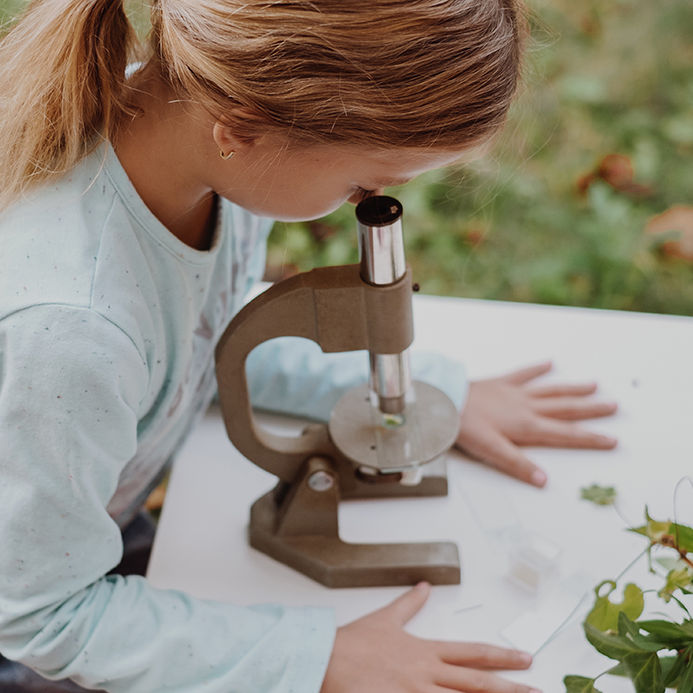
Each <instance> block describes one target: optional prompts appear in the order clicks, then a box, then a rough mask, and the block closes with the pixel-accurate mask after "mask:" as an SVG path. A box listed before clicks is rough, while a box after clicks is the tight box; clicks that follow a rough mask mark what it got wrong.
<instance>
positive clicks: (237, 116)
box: [212, 107, 267, 152]
mask: <svg viewBox="0 0 693 693" xmlns="http://www.w3.org/2000/svg"><path fill="white" fill-rule="evenodd" d="M266 131H267V121H266V120H265V119H264V118H263V117H262V116H260V115H258V114H256V113H254V112H252V111H250V110H249V109H246V108H242V107H241V108H234V109H233V111H232V112H231V113H229V114H228V115H226V116H224V117H223V118H219V119H218V120H217V121H216V122H215V123H214V127H213V129H212V137H213V138H214V143H215V144H216V145H217V147H218V148H219V149H220V150H221V151H222V152H229V151H234V152H242V151H245V150H247V149H249V148H251V147H252V146H253V145H254V144H255V143H256V142H257V141H258V140H259V139H260V138H261V137H262V136H263V135H264V134H265V132H266Z"/></svg>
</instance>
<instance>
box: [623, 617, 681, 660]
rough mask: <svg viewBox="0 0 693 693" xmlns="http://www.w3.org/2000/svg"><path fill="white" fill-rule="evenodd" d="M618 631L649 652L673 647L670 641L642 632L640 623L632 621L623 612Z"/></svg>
mask: <svg viewBox="0 0 693 693" xmlns="http://www.w3.org/2000/svg"><path fill="white" fill-rule="evenodd" d="M618 633H619V635H622V636H623V637H625V638H629V639H630V640H632V641H633V644H635V645H637V646H638V647H639V648H641V649H642V650H645V651H647V652H658V651H659V650H664V649H667V650H668V649H671V648H670V647H669V645H668V643H665V642H662V641H661V640H659V639H657V638H654V637H652V636H651V635H649V636H648V635H643V634H642V633H641V632H640V626H639V624H638V623H634V622H633V621H631V620H630V619H629V618H628V616H626V615H625V614H624V613H623V612H621V613H620V614H619V615H618Z"/></svg>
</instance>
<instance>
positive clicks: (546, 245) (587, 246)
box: [0, 0, 693, 314]
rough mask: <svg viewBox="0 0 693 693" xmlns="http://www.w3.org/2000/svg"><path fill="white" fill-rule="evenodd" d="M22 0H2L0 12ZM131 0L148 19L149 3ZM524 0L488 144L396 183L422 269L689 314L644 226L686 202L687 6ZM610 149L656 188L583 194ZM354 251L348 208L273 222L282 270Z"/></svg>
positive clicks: (477, 293) (558, 296)
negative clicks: (516, 61)
mask: <svg viewBox="0 0 693 693" xmlns="http://www.w3.org/2000/svg"><path fill="white" fill-rule="evenodd" d="M23 5H24V3H23V2H20V1H19V0H0V20H2V19H6V18H7V17H8V16H11V15H12V13H13V12H16V11H17V9H18V8H19V7H21V6H23ZM130 6H131V8H132V11H133V12H134V13H135V14H136V15H137V18H138V21H139V25H140V26H143V25H144V22H143V21H142V17H143V10H142V7H143V6H142V5H141V4H139V3H135V2H132V3H130ZM531 10H532V22H533V40H532V44H531V46H530V52H529V56H528V61H527V69H526V75H525V79H524V84H523V88H522V90H521V93H520V95H519V98H518V100H517V102H516V104H515V106H514V108H513V110H512V113H511V116H510V119H509V122H508V125H507V128H506V129H505V131H504V133H503V135H502V136H501V137H500V138H499V139H498V141H497V142H496V144H495V146H494V149H493V151H492V152H491V154H490V155H488V156H487V157H485V158H484V159H483V160H481V161H478V162H476V163H474V164H472V165H468V166H466V167H465V168H464V169H451V170H447V171H437V172H431V173H428V174H426V175H424V176H421V177H420V178H419V179H417V180H416V181H414V182H413V183H410V184H409V185H407V186H406V187H405V188H403V189H393V190H392V191H391V192H392V193H393V194H396V195H397V196H399V197H400V198H401V199H402V201H403V203H404V205H405V213H406V221H405V237H406V243H407V253H408V260H409V262H410V263H411V265H412V266H413V269H414V276H415V280H416V281H417V282H418V283H419V284H420V285H421V287H422V290H423V291H425V292H428V293H436V294H450V295H455V296H473V297H483V298H495V299H505V300H517V301H534V302H540V303H556V304H565V305H584V306H594V307H600V308H619V309H626V310H644V311H655V312H664V313H682V314H693V271H692V267H693V266H692V265H691V264H689V263H687V262H685V261H681V260H674V259H672V258H669V257H667V256H665V255H664V254H662V253H661V252H660V249H659V246H658V245H657V244H656V243H654V242H653V240H652V239H651V238H648V237H646V235H645V234H644V233H643V229H644V226H645V224H646V223H647V220H648V219H649V218H650V217H652V216H653V215H655V214H657V213H660V212H662V211H664V210H666V209H667V208H668V207H670V206H672V205H674V204H692V205H693V164H692V163H691V162H692V159H693V42H691V40H690V37H691V36H692V35H693V3H691V2H690V0H662V2H660V3H653V2H651V1H650V0H583V1H582V2H577V3H576V2H573V1H572V0H531ZM612 153H617V154H621V155H624V156H626V157H628V158H629V160H630V161H631V162H632V164H633V166H634V169H635V181H636V182H637V183H638V184H641V185H642V186H645V187H646V188H648V189H649V193H648V194H646V195H640V196H637V195H632V194H629V193H624V192H619V191H617V190H615V189H613V188H612V187H610V186H609V185H607V184H606V183H602V182H600V183H597V184H595V185H593V186H592V187H591V188H590V190H589V193H588V194H587V195H581V194H580V193H579V192H578V189H577V181H578V180H579V179H580V177H581V176H583V175H584V174H586V173H588V172H590V171H591V170H593V169H594V168H595V167H596V165H597V164H598V162H599V161H600V160H601V159H602V158H603V157H604V156H605V155H608V154H612ZM691 232H692V233H693V229H692V230H691ZM356 253H357V251H356V234H355V229H354V221H353V208H351V207H350V206H345V207H343V208H342V209H340V210H338V211H337V212H335V213H334V214H332V215H330V216H329V217H327V218H326V219H324V220H321V221H320V222H311V223H301V224H298V223H297V224H277V225H276V227H275V229H274V231H273V233H272V236H271V238H270V249H269V263H270V266H271V269H272V274H273V275H274V276H280V275H283V274H287V273H290V272H293V271H296V270H297V269H301V270H303V269H308V268H311V267H314V266H316V265H326V264H340V263H345V262H353V261H355V260H356Z"/></svg>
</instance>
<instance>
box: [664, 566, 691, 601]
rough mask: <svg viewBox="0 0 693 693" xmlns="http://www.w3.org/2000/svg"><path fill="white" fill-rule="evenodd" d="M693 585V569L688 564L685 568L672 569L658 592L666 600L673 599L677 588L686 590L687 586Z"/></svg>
mask: <svg viewBox="0 0 693 693" xmlns="http://www.w3.org/2000/svg"><path fill="white" fill-rule="evenodd" d="M692 586H693V570H691V569H690V568H689V567H688V566H686V565H684V567H683V568H679V569H678V570H670V571H669V572H668V573H667V581H666V584H665V585H664V587H662V589H661V590H659V592H657V594H658V595H659V596H660V597H661V598H662V599H663V600H664V601H665V602H669V601H671V597H672V595H673V594H674V592H676V590H681V591H682V592H684V593H685V592H686V591H687V588H689V587H692Z"/></svg>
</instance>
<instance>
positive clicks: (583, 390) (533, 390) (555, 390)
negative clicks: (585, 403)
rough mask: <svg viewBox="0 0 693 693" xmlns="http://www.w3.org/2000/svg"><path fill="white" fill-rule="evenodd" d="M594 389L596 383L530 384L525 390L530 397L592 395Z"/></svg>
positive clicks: (595, 388)
mask: <svg viewBox="0 0 693 693" xmlns="http://www.w3.org/2000/svg"><path fill="white" fill-rule="evenodd" d="M596 391H597V383H580V384H576V385H561V384H553V385H532V387H528V388H527V390H526V392H527V393H528V394H529V395H531V396H532V397H583V396H585V395H593V394H594V393H595V392H596Z"/></svg>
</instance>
